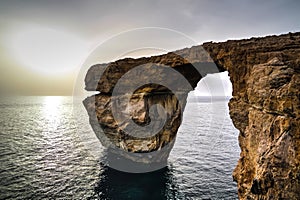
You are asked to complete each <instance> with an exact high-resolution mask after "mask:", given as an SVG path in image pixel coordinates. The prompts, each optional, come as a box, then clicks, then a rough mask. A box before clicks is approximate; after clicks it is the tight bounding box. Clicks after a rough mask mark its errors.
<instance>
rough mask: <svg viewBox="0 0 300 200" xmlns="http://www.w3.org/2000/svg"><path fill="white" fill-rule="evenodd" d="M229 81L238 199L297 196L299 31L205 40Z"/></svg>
mask: <svg viewBox="0 0 300 200" xmlns="http://www.w3.org/2000/svg"><path fill="white" fill-rule="evenodd" d="M204 48H205V49H206V50H207V51H208V52H209V53H210V55H211V57H212V59H213V60H214V61H215V62H216V64H217V65H219V66H222V67H223V68H224V69H225V70H227V71H228V72H229V76H230V79H231V82H232V84H233V98H232V99H231V100H230V103H229V107H230V116H231V118H232V120H233V123H234V125H235V127H236V128H237V129H239V130H240V135H239V144H240V147H241V154H240V159H239V161H238V165H237V167H236V169H235V170H234V172H233V177H234V179H235V180H236V181H237V183H238V192H239V197H240V198H241V199H300V121H299V111H300V107H299V106H300V103H299V100H300V93H299V88H300V75H299V71H300V34H299V33H296V34H287V35H281V36H269V37H265V38H254V39H249V40H240V41H228V42H225V43H206V44H204Z"/></svg>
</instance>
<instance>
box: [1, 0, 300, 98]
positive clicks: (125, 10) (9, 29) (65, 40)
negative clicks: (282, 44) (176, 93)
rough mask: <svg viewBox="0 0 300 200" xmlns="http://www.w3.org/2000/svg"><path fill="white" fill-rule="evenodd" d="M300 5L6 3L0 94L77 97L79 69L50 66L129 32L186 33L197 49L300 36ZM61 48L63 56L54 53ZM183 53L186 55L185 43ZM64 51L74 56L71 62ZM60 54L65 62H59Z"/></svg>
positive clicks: (269, 1) (175, 0)
mask: <svg viewBox="0 0 300 200" xmlns="http://www.w3.org/2000/svg"><path fill="white" fill-rule="evenodd" d="M299 2H300V1H298V0H264V1H261V0H260V1H258V0H226V1H225V0H219V1H216V0H198V1H196V0H194V1H189V0H187V1H183V0H172V1H171V0H170V1H155V0H151V1H146V0H145V1H141V0H136V1H135V0H132V1H126V0H120V1H87V0H86V1H83V0H80V1H76V0H72V1H71V0H70V1H64V0H48V1H45V0H44V1H41V0H26V1H22V0H20V1H14V0H9V1H0V26H1V28H0V53H1V54H0V69H1V75H0V92H1V94H2V95H3V94H5V93H15V94H23V95H71V94H72V90H73V83H74V80H75V78H76V76H77V74H76V73H77V71H76V70H78V68H67V67H66V68H63V70H61V71H59V70H58V69H53V70H52V69H51V65H55V64H56V65H59V64H60V63H58V61H59V60H62V63H67V64H71V63H72V62H71V58H72V56H73V57H75V58H74V61H75V60H78V62H79V61H81V60H80V59H79V58H81V57H82V58H83V57H84V56H86V55H87V52H90V51H91V50H92V48H94V47H95V45H96V44H99V43H101V42H104V41H105V40H107V39H108V38H110V37H112V36H113V35H117V34H119V33H121V32H124V31H127V30H130V29H135V28H142V27H161V28H167V29H172V30H175V31H179V32H181V33H184V34H186V35H187V36H189V37H190V38H192V39H193V40H195V41H196V43H197V44H201V43H203V42H205V41H225V40H228V39H238V38H249V37H253V36H264V35H270V34H272V35H273V34H281V33H287V32H296V31H299V30H300V22H299V19H300V12H299V10H300V3H299ZM39 34H40V35H43V36H39ZM52 36H53V37H52ZM158 39H160V38H158ZM43 40H45V41H43ZM55 41H56V42H55ZM125 42H132V43H134V42H136V41H124V43H125ZM55 43H58V44H57V45H58V46H56V44H55ZM59 44H61V46H59ZM64 44H66V45H68V46H69V47H68V48H69V49H68V48H65V47H64ZM72 45H74V46H72ZM120 45H122V44H120ZM44 46H47V48H46V47H45V48H44ZM60 47H61V50H58V52H60V54H58V53H55V52H54V53H53V52H52V51H56V50H55V49H56V48H57V49H60ZM175 47H177V46H176V43H175ZM178 48H182V44H181V43H180V42H178ZM65 52H69V55H65V56H64V55H63V54H64V53H65ZM81 54H82V56H81ZM49 55H51V56H52V57H49ZM56 55H59V56H62V57H59V56H58V57H57V59H55V58H56V57H55V56H56ZM47 56H48V57H47ZM68 56H69V58H68V59H65V60H64V58H65V57H66V58H67V57H68ZM53 60H58V61H56V62H54V61H53ZM63 61H65V62H63ZM41 62H44V63H48V65H47V64H45V65H44V64H40V63H41ZM67 64H66V65H67ZM72 64H73V63H72ZM74 65H75V64H74ZM52 72H57V73H59V75H58V74H57V73H56V74H55V73H52Z"/></svg>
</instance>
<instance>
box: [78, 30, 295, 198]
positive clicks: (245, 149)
mask: <svg viewBox="0 0 300 200" xmlns="http://www.w3.org/2000/svg"><path fill="white" fill-rule="evenodd" d="M202 48H204V49H205V50H206V52H208V53H209V55H210V57H211V58H212V59H213V61H211V60H207V57H205V56H204V57H201V56H199V52H201V51H202ZM181 51H184V50H181ZM186 51H187V54H188V55H190V57H191V59H188V60H189V63H188V62H186V61H185V60H183V59H182V58H180V56H179V57H178V56H177V55H176V54H174V53H168V54H165V55H161V56H153V57H150V58H140V59H122V60H119V61H116V62H113V63H110V64H108V65H101V64H100V65H95V66H92V67H91V68H90V70H89V71H88V74H87V76H86V80H85V81H86V89H87V90H98V91H100V92H101V93H100V94H98V95H95V96H92V97H89V98H87V99H86V100H85V101H84V104H85V106H86V108H87V110H88V111H89V116H90V122H91V125H92V127H93V129H94V131H95V132H96V133H97V132H98V131H99V124H100V126H101V127H102V128H104V132H105V131H106V133H105V134H106V135H109V138H110V140H111V141H113V143H115V144H117V145H118V146H119V147H120V148H123V149H125V150H127V151H133V152H134V151H135V149H137V151H136V152H140V151H156V150H160V149H161V147H162V146H163V145H165V143H168V142H169V143H170V146H169V147H168V148H167V149H166V151H165V152H164V153H163V156H162V157H160V159H162V160H164V159H167V157H168V154H169V151H170V150H171V148H172V146H173V144H174V143H173V141H174V140H173V139H174V137H175V136H176V132H177V129H178V127H179V126H180V122H181V115H180V114H178V107H177V106H176V105H177V101H176V99H175V98H174V96H172V94H167V93H166V92H165V91H166V90H165V88H163V87H160V86H153V87H150V88H147V91H146V92H145V91H144V92H143V93H141V94H139V95H136V96H135V98H133V99H132V102H131V103H132V105H133V106H135V108H136V110H135V112H136V113H135V114H134V113H133V115H136V116H140V114H141V113H146V114H147V110H145V108H144V107H145V105H146V107H147V106H151V105H152V104H156V103H157V102H163V104H166V103H165V102H168V104H166V105H168V106H166V107H167V108H169V114H170V115H172V117H171V120H170V121H169V122H168V123H169V128H168V129H164V130H163V132H162V134H160V135H159V137H158V138H155V137H154V138H152V139H151V140H149V141H138V142H137V141H135V142H136V146H134V142H133V143H132V141H133V139H132V138H128V137H127V136H126V135H125V136H124V135H122V134H121V132H120V130H119V129H118V127H117V126H116V124H115V122H114V119H113V116H112V115H111V111H110V110H111V104H110V99H111V98H110V95H111V93H112V88H113V86H114V84H116V82H117V80H118V79H119V78H120V77H121V76H122V74H124V73H126V72H127V71H128V70H130V69H132V68H134V67H135V66H138V65H141V64H145V63H160V64H166V65H168V66H171V67H172V68H175V69H176V68H177V69H178V71H179V72H180V73H182V74H183V75H185V77H186V78H187V80H188V81H189V82H190V83H191V85H192V86H193V88H195V87H196V85H197V83H198V81H199V80H200V79H201V78H202V76H199V74H197V73H195V71H193V68H191V65H194V66H196V68H197V67H199V69H201V68H205V67H209V66H210V63H212V62H214V63H215V64H216V65H217V67H218V71H228V72H229V76H230V80H231V82H232V84H233V98H232V99H231V100H230V103H229V108H230V116H231V118H232V121H233V123H234V125H235V127H236V128H237V129H238V130H239V131H240V135H239V144H240V147H241V155H240V159H239V162H238V164H237V167H236V169H235V170H234V172H233V177H234V179H235V180H236V181H237V183H238V194H239V198H240V199H280V198H287V199H299V198H300V194H299V191H300V183H299V182H300V179H299V177H300V149H299V148H300V132H299V131H300V129H299V127H300V122H299V110H300V109H299V105H300V102H299V101H300V98H299V88H300V76H299V71H300V59H299V58H300V33H294V34H293V33H290V34H286V35H281V36H268V37H265V38H251V39H247V40H232V41H227V42H222V43H212V42H210V43H204V44H203V45H202V47H197V46H196V47H192V48H190V49H186ZM195 55H196V56H195ZM200 55H202V54H201V53H200ZM104 67H105V68H106V70H105V72H104V73H103V76H102V77H101V78H100V79H99V75H98V71H103V70H102V69H103V68H104ZM170 80H172V79H171V78H170ZM157 92H160V93H157ZM145 94H147V95H146V96H145ZM149 94H150V95H149ZM182 95H183V96H182V99H185V98H186V95H187V91H184V92H183V94H182ZM145 99H146V100H145ZM140 102H142V104H141V103H140ZM145 102H147V103H145ZM141 105H142V106H141ZM176 113H177V114H176ZM146 121H147V117H146V115H145V116H144V117H143V118H139V117H138V118H137V122H139V123H144V122H146ZM126 137H127V138H126ZM99 139H100V138H99ZM124 141H125V142H124ZM128 141H129V142H128ZM130 141H131V143H130ZM122 142H123V143H122ZM126 142H127V143H126ZM144 142H145V143H144ZM147 142H148V143H147ZM104 143H105V141H104ZM131 146H132V147H131ZM130 148H131V149H130ZM155 159H156V158H154V159H152V158H151V159H149V160H148V161H150V162H156V161H157V160H155ZM136 161H138V160H136ZM282 190H284V192H282Z"/></svg>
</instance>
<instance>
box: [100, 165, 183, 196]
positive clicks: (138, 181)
mask: <svg viewBox="0 0 300 200" xmlns="http://www.w3.org/2000/svg"><path fill="white" fill-rule="evenodd" d="M177 189H178V188H177V187H176V184H175V183H174V177H173V175H172V171H171V169H170V168H169V167H165V168H162V169H160V170H157V171H154V172H148V173H126V172H121V171H118V170H115V169H112V168H110V167H107V166H105V167H104V166H103V168H102V172H101V173H100V175H99V181H98V183H97V184H96V186H95V188H94V191H95V193H96V197H97V198H98V199H118V200H123V199H124V200H125V199H128V200H129V199H143V200H148V199H149V200H150V199H157V200H159V199H177V197H178V196H179V194H178V190H177Z"/></svg>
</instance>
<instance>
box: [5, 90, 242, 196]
mask: <svg viewBox="0 0 300 200" xmlns="http://www.w3.org/2000/svg"><path fill="white" fill-rule="evenodd" d="M0 110H1V113H0V115H1V116H0V166H1V167H0V199H101V200H106V199H107V200H110V199H113V200H123V199H124V200H125V199H133V200H140V199H141V200H148V199H149V200H160V199H162V200H164V199H166V200H171V199H196V200H198V199H218V200H219V199H238V196H237V185H236V183H235V182H234V181H233V178H232V171H233V170H234V168H235V166H236V164H237V161H238V159H239V154H240V148H239V146H238V131H237V129H235V127H234V126H233V124H232V121H231V119H230V117H229V110H228V100H223V101H212V102H209V101H205V102H201V101H197V100H196V101H195V100H188V103H187V105H186V108H185V111H184V114H183V122H182V125H181V127H180V128H179V130H178V133H177V138H176V142H175V145H174V148H173V149H172V151H171V154H170V157H169V159H168V165H167V166H166V167H165V168H162V169H160V170H158V171H154V172H149V173H143V174H139V173H136V174H134V173H132V174H131V173H125V172H120V171H117V170H115V169H112V168H110V167H109V166H107V165H106V164H105V162H104V159H105V149H104V148H103V147H101V144H100V143H99V141H92V142H94V146H95V145H96V146H98V147H99V148H98V149H97V150H96V151H97V153H95V152H93V151H92V150H91V149H90V146H92V145H89V142H91V141H89V142H87V141H84V140H85V139H84V138H85V137H82V135H83V134H86V132H89V134H93V133H92V132H91V129H90V127H89V124H87V125H86V126H85V127H84V128H83V126H82V125H78V121H80V120H78V118H79V117H86V116H87V113H86V112H81V114H80V116H75V115H74V103H73V98H72V97H60V96H24V97H21V96H19V97H1V100H0ZM76 118H77V119H76ZM92 140H93V139H92ZM95 140H96V139H95ZM94 150H95V149H94Z"/></svg>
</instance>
